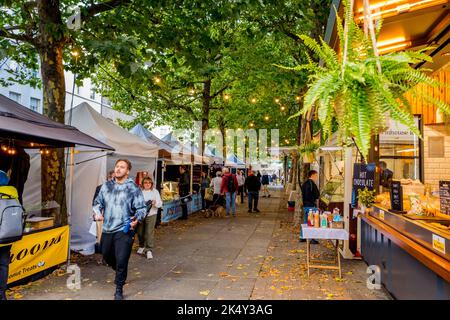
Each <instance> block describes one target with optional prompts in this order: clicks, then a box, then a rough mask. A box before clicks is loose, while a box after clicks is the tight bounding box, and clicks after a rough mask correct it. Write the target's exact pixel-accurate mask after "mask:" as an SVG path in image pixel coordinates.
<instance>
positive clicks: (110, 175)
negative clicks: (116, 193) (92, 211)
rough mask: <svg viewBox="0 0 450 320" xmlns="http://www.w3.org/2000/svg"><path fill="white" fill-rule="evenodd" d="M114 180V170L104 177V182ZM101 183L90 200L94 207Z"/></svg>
mask: <svg viewBox="0 0 450 320" xmlns="http://www.w3.org/2000/svg"><path fill="white" fill-rule="evenodd" d="M113 178H114V170H111V171H109V172H108V176H107V177H106V181H110V180H112V179H113ZM102 186H103V183H102V184H101V185H99V186H97V188H96V189H95V193H94V198H92V205H94V201H95V198H97V196H98V193H99V192H100V189H101V188H102Z"/></svg>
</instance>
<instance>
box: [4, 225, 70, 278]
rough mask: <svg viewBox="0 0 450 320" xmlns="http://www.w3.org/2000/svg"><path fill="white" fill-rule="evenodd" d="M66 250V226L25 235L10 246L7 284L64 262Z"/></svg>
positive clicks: (67, 245)
mask: <svg viewBox="0 0 450 320" xmlns="http://www.w3.org/2000/svg"><path fill="white" fill-rule="evenodd" d="M68 250H69V227H68V226H64V227H60V228H55V229H51V230H47V231H42V232H37V233H32V234H28V235H25V236H24V237H23V238H22V239H21V240H20V241H17V242H14V244H13V245H12V248H11V259H10V264H9V275H8V283H12V282H14V281H17V280H20V279H23V278H26V277H28V276H30V275H32V274H35V273H38V272H40V271H42V270H45V269H48V268H50V267H53V266H56V265H58V264H60V263H63V262H65V261H66V260H67V254H68Z"/></svg>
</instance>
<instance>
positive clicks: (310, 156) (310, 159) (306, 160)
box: [303, 153, 314, 163]
mask: <svg viewBox="0 0 450 320" xmlns="http://www.w3.org/2000/svg"><path fill="white" fill-rule="evenodd" d="M313 162H314V154H313V153H308V154H304V155H303V163H313Z"/></svg>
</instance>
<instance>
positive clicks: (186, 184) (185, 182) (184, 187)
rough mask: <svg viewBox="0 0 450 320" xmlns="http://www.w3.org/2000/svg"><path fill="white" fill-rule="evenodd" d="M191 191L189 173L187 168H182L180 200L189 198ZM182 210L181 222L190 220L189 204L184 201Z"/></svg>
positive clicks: (179, 187) (179, 188)
mask: <svg viewBox="0 0 450 320" xmlns="http://www.w3.org/2000/svg"><path fill="white" fill-rule="evenodd" d="M190 189H191V177H190V176H189V172H188V171H186V167H185V166H180V182H179V183H178V192H179V195H180V198H183V197H186V196H188V195H189V191H190ZM181 210H182V212H183V214H182V216H181V218H180V220H187V218H188V209H187V204H186V203H185V202H183V201H182V202H181Z"/></svg>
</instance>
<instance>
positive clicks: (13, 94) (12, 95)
mask: <svg viewBox="0 0 450 320" xmlns="http://www.w3.org/2000/svg"><path fill="white" fill-rule="evenodd" d="M21 97H22V95H21V94H20V93H17V92H13V91H10V92H9V98H10V99H12V100H14V101H15V102H18V103H20V100H21Z"/></svg>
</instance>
